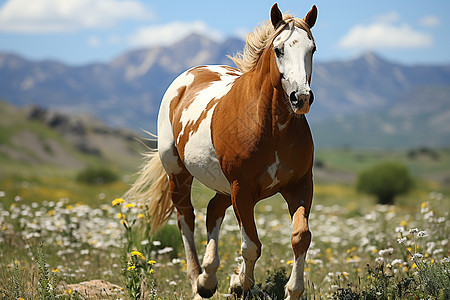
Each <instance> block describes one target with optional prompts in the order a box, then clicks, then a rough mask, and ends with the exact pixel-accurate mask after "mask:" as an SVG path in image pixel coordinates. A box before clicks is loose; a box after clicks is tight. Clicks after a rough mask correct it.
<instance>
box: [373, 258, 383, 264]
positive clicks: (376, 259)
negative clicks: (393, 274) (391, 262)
mask: <svg viewBox="0 0 450 300" xmlns="http://www.w3.org/2000/svg"><path fill="white" fill-rule="evenodd" d="M375 262H376V263H378V264H382V263H384V258H382V257H377V258H375Z"/></svg>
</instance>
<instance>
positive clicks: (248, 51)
mask: <svg viewBox="0 0 450 300" xmlns="http://www.w3.org/2000/svg"><path fill="white" fill-rule="evenodd" d="M283 20H284V21H285V22H286V24H288V23H291V22H294V25H295V26H297V27H300V28H303V29H304V30H306V32H308V34H309V35H310V36H311V38H312V34H311V30H310V28H309V26H308V24H306V22H305V21H303V20H302V19H299V18H295V17H293V16H292V15H290V14H284V16H283ZM284 27H285V26H280V27H279V28H278V29H277V30H275V28H274V27H273V25H272V23H271V22H270V21H264V22H263V23H261V24H260V25H259V26H257V27H255V29H253V31H252V32H250V33H248V34H247V36H246V38H245V46H244V50H243V51H242V52H238V53H237V54H235V55H234V56H228V57H229V58H230V59H231V60H232V61H233V62H234V63H235V64H236V66H237V67H238V69H239V70H241V71H242V72H243V73H246V72H249V71H252V70H253V69H254V68H255V67H256V64H257V62H258V59H259V57H260V56H261V54H262V53H263V51H264V49H265V48H266V47H267V45H268V44H270V43H271V42H272V40H273V39H274V38H275V37H276V36H277V35H278V34H279V33H280V32H281V31H282V30H283V29H284Z"/></svg>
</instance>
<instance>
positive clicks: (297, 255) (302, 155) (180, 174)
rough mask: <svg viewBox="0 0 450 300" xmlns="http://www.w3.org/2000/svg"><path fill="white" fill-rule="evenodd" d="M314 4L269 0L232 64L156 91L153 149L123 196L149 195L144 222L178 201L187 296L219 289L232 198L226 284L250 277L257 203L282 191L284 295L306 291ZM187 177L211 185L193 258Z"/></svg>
mask: <svg viewBox="0 0 450 300" xmlns="http://www.w3.org/2000/svg"><path fill="white" fill-rule="evenodd" d="M316 18H317V8H316V7H315V6H313V8H312V9H311V10H310V11H309V13H308V14H307V15H306V17H304V18H303V19H298V18H294V17H292V16H289V15H284V16H283V15H282V14H281V12H280V10H279V9H278V6H277V4H275V5H274V6H273V7H272V9H271V22H267V23H266V24H263V25H261V26H260V27H259V28H255V30H254V32H253V33H250V34H249V35H248V36H247V40H246V46H245V48H244V51H243V53H241V54H239V55H237V56H236V57H234V58H232V59H233V60H234V62H235V63H236V65H237V66H238V68H239V70H238V69H235V68H231V67H228V66H201V67H195V68H192V69H190V70H188V71H186V72H184V73H183V74H181V75H180V76H179V77H177V78H176V79H175V80H174V81H173V83H172V84H171V85H170V87H169V88H168V89H167V91H166V93H165V95H164V98H163V99H162V103H161V107H160V111H159V116H158V150H157V152H155V153H154V155H152V154H150V155H149V158H150V159H149V161H148V162H147V163H146V164H145V165H144V168H143V169H142V170H141V174H140V177H139V178H138V180H137V181H136V183H135V184H134V185H133V187H132V188H131V189H130V190H129V191H128V192H127V194H126V195H125V197H127V198H135V199H140V200H146V201H148V206H149V209H150V216H151V224H152V229H153V230H156V229H157V228H158V227H159V226H161V225H162V224H163V223H164V221H166V220H167V219H168V218H169V217H170V215H171V213H172V211H173V209H174V208H176V210H177V213H178V215H177V217H178V218H177V220H178V227H179V229H180V232H181V235H182V239H183V243H184V247H185V251H186V261H187V273H188V277H189V279H190V281H191V283H192V286H193V293H194V297H196V298H200V297H211V296H212V295H213V294H214V293H215V291H216V289H217V282H218V281H217V276H216V271H217V269H218V267H219V265H220V264H219V255H218V239H219V228H220V225H221V223H222V220H223V217H224V215H225V211H226V209H227V208H228V207H229V206H231V205H232V206H233V209H234V212H235V215H236V218H237V221H238V223H239V226H240V228H241V253H242V257H243V263H242V265H241V267H240V270H239V271H238V272H237V273H238V274H236V275H234V276H233V277H232V278H231V285H230V289H231V292H233V293H236V294H238V295H245V294H246V293H247V292H248V291H249V289H250V288H251V286H252V285H253V281H254V274H253V273H254V266H255V263H256V260H257V259H258V258H259V256H260V254H261V242H260V241H259V239H258V234H257V230H256V226H255V219H254V206H255V204H256V203H257V202H258V201H259V200H261V199H264V198H266V197H269V196H271V195H274V194H275V193H278V192H279V193H281V194H282V195H283V197H284V199H285V200H286V202H287V204H288V208H289V213H290V215H291V217H292V223H293V231H292V235H291V243H292V249H293V252H294V263H293V269H292V273H291V276H290V279H289V281H288V283H287V284H286V288H285V294H286V298H287V299H298V298H299V297H300V295H301V294H302V293H303V291H304V280H303V269H304V264H305V255H306V251H307V250H308V247H309V244H310V241H311V232H310V230H309V228H308V215H309V212H310V208H311V201H312V194H313V180H312V165H313V152H314V145H313V140H312V137H311V132H310V129H309V125H308V122H307V120H306V118H305V116H304V115H305V114H306V113H308V111H309V109H310V105H311V103H312V102H313V93H312V91H311V88H310V82H311V73H312V57H313V53H314V51H315V49H316V46H315V41H314V38H313V36H312V34H311V31H310V29H311V28H312V27H313V26H314V24H315V22H316ZM193 178H197V179H198V180H199V181H200V182H202V183H203V184H204V185H206V186H207V187H209V188H211V189H212V190H214V191H216V192H217V193H216V195H215V197H214V198H213V199H212V200H211V201H210V202H209V204H208V208H207V220H206V226H207V232H208V242H207V246H206V253H205V256H204V258H203V262H202V264H201V265H200V263H199V260H198V257H197V250H196V248H195V243H194V219H195V217H194V208H193V206H192V203H191V199H190V189H191V183H192V180H193Z"/></svg>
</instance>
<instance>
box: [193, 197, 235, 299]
mask: <svg viewBox="0 0 450 300" xmlns="http://www.w3.org/2000/svg"><path fill="white" fill-rule="evenodd" d="M230 205H231V198H230V196H226V195H221V194H216V195H215V196H214V198H212V200H211V201H210V202H209V204H208V211H207V214H206V229H207V231H208V244H207V246H206V252H205V256H204V258H203V263H202V268H203V273H202V274H201V275H200V276H199V277H198V280H197V291H198V294H199V295H200V296H202V297H204V298H210V297H212V296H213V295H214V293H215V292H216V289H217V275H216V272H217V269H218V268H219V266H220V259H219V249H218V243H219V229H220V225H221V224H222V221H223V218H224V216H225V212H226V210H227V208H228V207H230Z"/></svg>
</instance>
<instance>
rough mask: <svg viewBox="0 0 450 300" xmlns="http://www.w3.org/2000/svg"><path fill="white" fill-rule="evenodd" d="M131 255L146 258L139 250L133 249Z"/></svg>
mask: <svg viewBox="0 0 450 300" xmlns="http://www.w3.org/2000/svg"><path fill="white" fill-rule="evenodd" d="M131 256H137V257H139V258H140V259H142V260H145V256H144V255H142V253H141V252H139V251H131Z"/></svg>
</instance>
